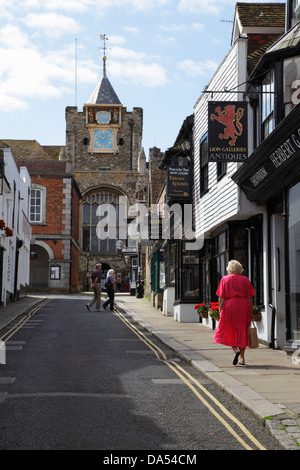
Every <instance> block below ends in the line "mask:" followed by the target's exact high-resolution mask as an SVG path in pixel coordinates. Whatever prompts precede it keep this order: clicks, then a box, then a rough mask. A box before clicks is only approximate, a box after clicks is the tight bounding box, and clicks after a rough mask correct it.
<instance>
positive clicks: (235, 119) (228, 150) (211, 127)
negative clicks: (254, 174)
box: [208, 101, 248, 162]
mask: <svg viewBox="0 0 300 470" xmlns="http://www.w3.org/2000/svg"><path fill="white" fill-rule="evenodd" d="M247 158H248V129H247V103H246V102H245V101H210V102H209V103H208V161H209V162H245V161H246V160H247Z"/></svg>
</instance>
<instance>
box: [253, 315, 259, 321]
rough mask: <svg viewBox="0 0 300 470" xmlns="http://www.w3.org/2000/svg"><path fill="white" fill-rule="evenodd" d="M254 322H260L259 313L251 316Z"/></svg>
mask: <svg viewBox="0 0 300 470" xmlns="http://www.w3.org/2000/svg"><path fill="white" fill-rule="evenodd" d="M253 320H254V321H261V313H254V314H253Z"/></svg>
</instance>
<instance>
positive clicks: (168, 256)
mask: <svg viewBox="0 0 300 470" xmlns="http://www.w3.org/2000/svg"><path fill="white" fill-rule="evenodd" d="M175 255H176V245H175V243H168V245H167V246H166V247H165V273H166V286H175Z"/></svg>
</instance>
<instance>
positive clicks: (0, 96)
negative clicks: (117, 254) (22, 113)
mask: <svg viewBox="0 0 300 470" xmlns="http://www.w3.org/2000/svg"><path fill="white" fill-rule="evenodd" d="M0 103H1V112H6V113H7V112H14V111H18V110H25V109H27V108H28V104H27V103H26V102H25V101H22V100H20V99H18V98H15V97H14V96H9V95H7V94H5V93H2V92H1V91H0Z"/></svg>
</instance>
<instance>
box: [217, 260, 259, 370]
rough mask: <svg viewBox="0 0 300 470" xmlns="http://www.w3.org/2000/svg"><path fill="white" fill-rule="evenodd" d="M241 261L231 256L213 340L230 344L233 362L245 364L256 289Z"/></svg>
mask: <svg viewBox="0 0 300 470" xmlns="http://www.w3.org/2000/svg"><path fill="white" fill-rule="evenodd" d="M243 271H244V269H243V266H242V265H241V263H239V262H238V261H236V260H231V261H229V263H228V266H227V272H228V274H227V275H226V276H224V277H223V278H222V279H221V281H220V284H219V287H218V289H217V292H216V294H217V296H218V298H219V310H220V320H219V323H218V326H217V329H216V332H215V335H214V340H213V341H214V343H219V344H224V345H226V346H231V347H232V350H233V353H234V356H233V361H232V363H233V365H237V364H240V365H245V349H246V347H247V346H249V334H248V328H249V326H250V323H251V318H252V307H253V296H254V295H255V291H254V289H253V287H252V284H251V282H250V280H249V279H248V278H247V277H246V276H243V275H242V273H243Z"/></svg>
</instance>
